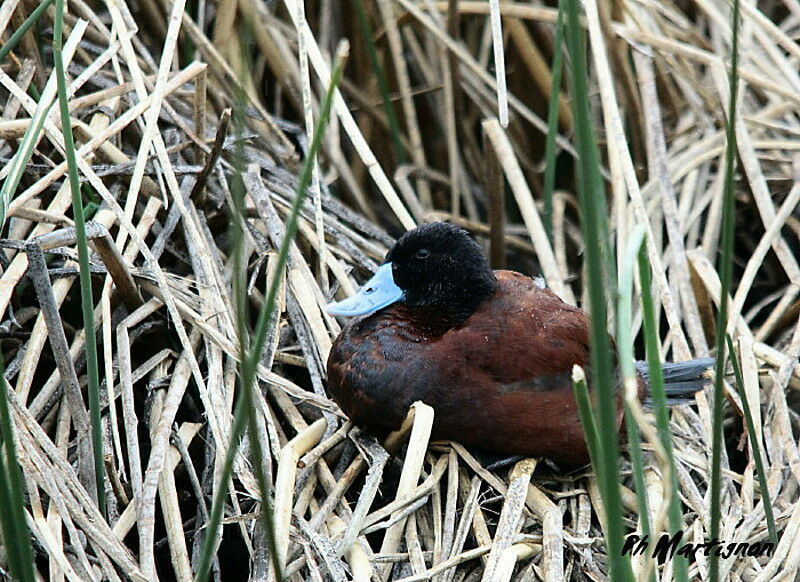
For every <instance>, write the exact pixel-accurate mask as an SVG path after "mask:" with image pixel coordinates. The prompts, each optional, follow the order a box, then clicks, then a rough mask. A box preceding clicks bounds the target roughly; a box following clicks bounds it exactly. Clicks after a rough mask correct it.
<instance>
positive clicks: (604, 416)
mask: <svg viewBox="0 0 800 582" xmlns="http://www.w3.org/2000/svg"><path fill="white" fill-rule="evenodd" d="M563 1H564V2H565V4H564V7H565V13H566V17H567V20H566V23H565V31H564V33H565V39H566V42H567V49H568V52H569V58H570V67H569V71H570V81H571V83H570V85H571V90H572V106H573V120H574V124H575V138H576V146H577V147H576V149H577V151H578V159H579V164H578V200H579V203H580V209H581V230H582V232H583V238H584V244H585V248H586V255H585V262H586V271H587V277H586V281H587V284H588V287H589V310H590V314H591V318H590V319H591V329H590V344H591V368H592V384H591V385H592V388H593V390H595V391H596V394H597V402H598V405H597V410H598V414H597V423H598V433H599V437H600V439H599V444H600V447H599V449H600V450H599V463H596V464H595V465H594V468H595V471H596V472H597V475H598V484H599V486H600V492H601V494H602V496H603V502H604V504H605V509H606V515H607V522H608V523H607V530H606V547H607V553H608V564H609V574H610V577H611V579H612V580H614V581H626V580H632V579H633V573H632V571H631V565H630V559H629V557H628V556H622V555H621V554H622V544H623V532H624V525H623V520H622V500H621V496H620V491H619V465H618V463H619V443H618V428H617V418H616V417H617V410H616V402H615V396H616V394H615V393H616V390H615V388H616V386H615V385H614V384H615V383H614V381H613V378H614V366H613V363H612V352H611V347H610V344H609V339H608V332H607V330H606V321H607V307H606V296H607V294H608V293H610V292H611V289H612V285H613V281H614V275H613V270H612V269H611V262H610V259H611V257H612V256H613V255H612V253H611V249H610V248H609V236H608V218H607V216H606V213H607V209H606V198H605V195H604V192H605V189H604V184H603V181H602V177H601V175H600V170H599V168H600V156H599V152H598V149H597V140H596V136H595V132H594V127H593V124H592V120H591V113H590V107H589V88H588V84H587V78H588V72H587V68H586V47H585V43H584V31H583V28H582V26H581V24H580V20H579V18H580V15H579V12H580V11H579V5H578V0H563Z"/></svg>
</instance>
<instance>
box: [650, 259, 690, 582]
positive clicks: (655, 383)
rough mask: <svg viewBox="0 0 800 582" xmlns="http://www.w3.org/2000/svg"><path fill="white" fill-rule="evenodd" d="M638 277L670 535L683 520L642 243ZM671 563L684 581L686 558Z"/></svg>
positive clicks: (656, 328) (654, 316) (651, 297)
mask: <svg viewBox="0 0 800 582" xmlns="http://www.w3.org/2000/svg"><path fill="white" fill-rule="evenodd" d="M639 280H640V282H641V285H642V327H643V329H644V339H645V351H646V353H647V367H648V376H647V382H648V385H649V388H650V398H651V399H652V401H653V413H654V414H655V417H656V429H657V430H658V435H659V438H660V440H661V445H662V446H663V447H664V453H665V454H666V457H667V465H668V469H669V472H670V482H671V484H672V488H671V495H670V498H669V507H668V508H667V519H668V521H669V531H670V535H672V534H675V532H677V531H679V530H681V527H682V525H683V523H682V517H681V501H680V497H679V494H678V491H679V489H678V473H677V471H676V468H675V457H674V455H673V448H672V431H671V430H670V427H669V409H668V407H667V393H666V389H665V387H664V371H663V369H662V368H661V351H660V350H659V340H658V338H659V335H658V319H657V318H656V312H655V306H654V304H653V294H652V274H651V273H650V261H649V258H648V256H647V247H646V245H642V247H641V248H640V249H639ZM673 563H674V570H673V572H674V576H675V580H678V582H685V581H687V580H688V579H689V573H688V563H687V561H686V559H685V558H683V557H681V556H675V557H674V558H673Z"/></svg>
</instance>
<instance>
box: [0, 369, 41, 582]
mask: <svg viewBox="0 0 800 582" xmlns="http://www.w3.org/2000/svg"><path fill="white" fill-rule="evenodd" d="M5 376H6V370H5V363H4V362H3V356H2V354H0V437H1V438H2V444H3V450H2V451H0V528H2V532H3V542H4V545H5V549H6V559H7V560H8V567H9V569H10V570H11V574H12V578H13V579H14V580H22V581H23V582H29V581H30V582H32V581H33V580H36V577H35V576H34V572H33V552H32V550H31V538H30V531H29V530H28V524H27V523H26V522H25V505H24V504H25V496H24V495H23V487H22V473H21V471H20V468H19V465H18V464H17V456H18V453H17V446H16V441H15V439H14V425H13V421H12V420H11V414H10V412H9V409H8V396H7V392H6V391H7V390H12V388H11V386H9V385H8V382H6V380H5Z"/></svg>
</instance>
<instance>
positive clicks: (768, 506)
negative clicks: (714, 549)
mask: <svg viewBox="0 0 800 582" xmlns="http://www.w3.org/2000/svg"><path fill="white" fill-rule="evenodd" d="M725 338H726V340H727V344H728V351H729V352H730V355H731V356H730V357H731V364H732V365H733V374H734V376H735V377H736V392H737V393H738V394H739V398H741V400H742V410H743V412H744V418H745V422H747V440H748V441H750V449H751V451H752V453H753V460H754V461H755V462H756V475H758V488H759V490H760V491H761V503H763V504H764V515H765V516H766V518H767V530H768V531H769V539H770V541H771V542H773V543H778V530H777V529H776V528H775V516H774V514H773V513H772V503H771V502H770V498H769V486H768V484H767V473H766V471H765V470H764V460H763V458H762V457H761V448H760V447H759V446H758V437H757V435H756V427H755V424H753V412H752V411H751V410H750V403H749V402H748V401H747V395H746V394H745V392H744V378H743V376H742V369H741V368H740V367H739V360H738V358H737V357H736V350H734V349H733V340H732V339H731V336H730V335H726V336H725Z"/></svg>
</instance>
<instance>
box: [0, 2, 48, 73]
mask: <svg viewBox="0 0 800 582" xmlns="http://www.w3.org/2000/svg"><path fill="white" fill-rule="evenodd" d="M53 2H54V0H44V2H42V3H41V4H39V6H37V7H36V8H35V9H34V10H33V12H31V14H30V16H28V18H26V19H25V22H23V23H22V25H21V26H20V27H19V28H18V29H17V30H15V31H14V33H13V34H12V35H11V36H10V37H8V40H7V41H6V42H5V43H3V45H2V46H0V65H2V64H3V62H4V61H5V60H6V57H7V56H8V55H9V53H10V52H11V51H12V50H14V47H15V46H17V43H19V41H20V39H21V38H22V37H23V36H24V35H25V33H26V32H28V30H30V28H31V27H32V26H33V25H34V24H36V22H37V21H38V20H39V17H41V15H42V14H43V13H44V11H45V10H47V8H48V7H49V6H50V5H51V4H52V3H53Z"/></svg>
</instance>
